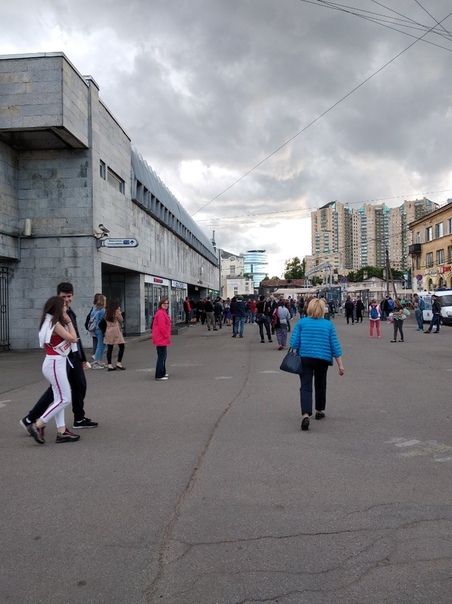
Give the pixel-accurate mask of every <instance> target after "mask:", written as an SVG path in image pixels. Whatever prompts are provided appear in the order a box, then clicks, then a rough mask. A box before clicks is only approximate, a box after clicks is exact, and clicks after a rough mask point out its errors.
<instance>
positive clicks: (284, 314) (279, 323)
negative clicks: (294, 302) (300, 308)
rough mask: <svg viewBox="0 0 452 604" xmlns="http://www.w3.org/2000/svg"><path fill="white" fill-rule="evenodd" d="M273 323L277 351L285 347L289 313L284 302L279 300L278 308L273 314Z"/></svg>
mask: <svg viewBox="0 0 452 604" xmlns="http://www.w3.org/2000/svg"><path fill="white" fill-rule="evenodd" d="M273 317H274V321H275V331H276V339H277V340H278V350H282V349H283V348H285V347H286V342H287V331H288V327H289V321H290V311H289V310H288V308H287V305H286V301H285V300H280V302H279V304H278V308H276V309H275V311H274V313H273Z"/></svg>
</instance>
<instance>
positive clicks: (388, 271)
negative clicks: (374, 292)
mask: <svg viewBox="0 0 452 604" xmlns="http://www.w3.org/2000/svg"><path fill="white" fill-rule="evenodd" d="M389 280H391V283H392V289H393V291H394V299H395V298H397V292H396V288H395V283H394V277H393V276H392V269H391V264H390V262H389V251H388V248H386V294H387V295H388V296H389Z"/></svg>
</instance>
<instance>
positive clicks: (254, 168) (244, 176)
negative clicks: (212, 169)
mask: <svg viewBox="0 0 452 604" xmlns="http://www.w3.org/2000/svg"><path fill="white" fill-rule="evenodd" d="M300 1H302V2H303V1H306V0H300ZM450 15H452V12H451V13H449V14H448V15H447V16H446V17H444V19H442V20H441V22H440V23H442V22H443V21H445V20H446V19H447V18H448V17H450ZM434 27H436V25H435V26H433V27H432V28H430V29H429V30H427V31H426V32H425V33H424V34H423V35H422V36H421V37H420V38H416V40H415V41H414V42H412V43H411V44H409V45H408V46H407V47H406V48H405V49H404V50H402V51H400V52H399V53H397V54H396V55H395V56H394V57H393V58H392V59H390V60H389V61H387V62H386V63H385V64H384V65H382V66H381V67H380V68H379V69H377V70H376V71H374V73H372V74H371V75H370V76H368V77H367V78H365V79H364V80H363V81H362V82H361V83H360V84H358V85H357V86H355V87H354V88H353V89H352V90H350V91H349V92H348V93H347V94H345V95H344V96H343V97H341V98H340V99H339V100H338V101H336V102H335V103H334V104H333V105H331V106H330V107H329V108H328V109H326V110H325V111H323V112H322V113H321V114H320V115H318V116H317V117H316V118H314V119H313V120H311V121H310V122H309V123H308V124H307V125H306V126H304V128H302V129H301V130H300V131H298V132H297V133H296V134H294V135H293V136H291V137H290V138H289V139H288V140H286V142H284V143H283V144H282V145H280V146H279V147H278V148H277V149H275V150H274V151H272V153H270V154H269V155H267V156H266V157H265V158H264V159H262V160H261V161H260V162H258V163H257V164H256V165H255V166H253V167H252V168H250V169H249V170H248V171H247V172H245V174H243V175H242V176H240V178H237V179H236V180H235V181H234V182H233V183H232V184H230V185H229V186H228V187H226V188H225V189H223V191H221V192H220V193H218V195H216V196H215V197H214V198H213V199H211V200H210V201H208V202H207V203H206V204H204V205H203V206H201V207H200V208H198V209H197V210H196V211H195V212H193V214H191V216H192V217H193V216H195V215H196V214H197V213H198V212H201V210H204V209H205V208H206V207H207V206H208V205H210V204H211V203H213V202H214V201H215V200H216V199H218V198H219V197H221V195H223V194H224V193H226V192H227V191H229V189H232V187H234V186H235V185H236V184H238V183H239V182H240V181H241V180H243V179H244V178H246V176H248V175H249V174H251V172H254V170H256V169H257V168H258V167H259V166H261V165H262V164H263V163H264V162H266V161H267V160H269V159H270V157H273V155H275V154H276V153H278V152H279V151H280V150H281V149H283V148H284V147H286V146H287V145H288V144H289V143H291V142H292V141H293V140H294V139H295V138H297V137H298V136H300V134H303V132H306V130H308V128H310V127H311V126H313V125H314V124H315V123H317V122H318V121H319V120H320V119H322V118H323V117H324V116H325V115H327V114H328V113H330V111H332V110H333V109H335V108H336V107H337V106H338V105H340V104H341V103H342V102H344V101H345V99H347V98H348V97H350V96H351V95H352V94H354V93H355V92H356V91H357V90H359V89H360V88H361V87H362V86H364V84H367V82H369V81H370V80H371V79H372V78H374V77H375V76H376V75H378V74H379V73H380V72H381V71H383V69H385V68H386V67H387V66H388V65H390V64H391V63H393V62H394V61H395V60H396V59H398V58H399V57H400V56H402V55H403V54H404V53H406V52H407V51H408V50H409V49H410V48H412V47H413V46H414V45H415V44H417V43H418V42H419V41H420V40H422V39H423V38H424V37H425V36H426V35H427V34H428V33H430V31H432V30H433V29H434Z"/></svg>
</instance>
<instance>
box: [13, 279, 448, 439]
mask: <svg viewBox="0 0 452 604" xmlns="http://www.w3.org/2000/svg"><path fill="white" fill-rule="evenodd" d="M73 297H74V289H73V286H72V284H71V283H66V282H64V283H60V284H59V285H58V286H57V295H56V296H53V297H51V298H49V299H48V300H47V302H46V303H45V305H44V308H43V311H42V316H41V321H40V324H39V341H40V345H41V346H42V347H43V348H44V350H45V359H44V362H43V367H42V371H43V374H44V376H45V377H46V379H47V380H48V381H49V384H50V385H49V388H48V389H47V391H46V392H45V393H44V394H43V396H42V397H41V398H40V399H39V401H38V402H37V403H36V405H35V406H34V407H33V409H31V410H30V411H29V413H28V414H27V415H26V416H25V417H24V418H23V419H22V420H20V424H21V425H22V427H23V428H24V429H25V430H26V431H27V432H28V433H29V434H30V435H31V436H32V437H33V438H34V440H35V441H36V442H37V443H39V444H44V442H45V437H44V431H45V427H46V425H47V423H48V422H49V421H50V420H51V419H54V420H55V424H56V429H57V436H56V442H57V443H63V442H75V441H77V440H79V438H80V435H79V434H76V433H73V432H71V431H70V430H68V429H67V427H66V422H65V417H64V410H65V408H66V407H68V406H69V405H72V412H73V415H74V420H73V425H72V428H73V429H76V430H77V429H80V428H94V427H97V426H98V424H97V422H95V421H93V420H91V419H90V418H88V417H87V416H86V414H85V410H84V406H85V396H86V390H87V382H86V377H85V371H84V370H85V369H88V368H90V364H89V363H88V361H87V358H86V355H85V352H84V349H83V345H82V342H81V339H80V333H79V329H78V326H77V320H76V315H75V313H74V311H73V310H72V308H71V304H72V300H73ZM432 300H433V304H432V320H431V323H430V326H429V327H428V329H427V330H426V331H425V332H424V333H432V331H433V330H434V331H433V333H438V331H439V328H440V317H441V304H440V301H439V299H438V297H437V296H435V295H433V296H432ZM412 306H413V308H414V314H415V318H416V324H417V330H418V331H423V310H424V308H425V305H424V301H423V299H422V298H421V297H419V296H418V295H417V294H415V295H414V297H413V302H412ZM168 308H169V300H168V298H162V299H161V300H160V301H159V303H158V309H157V311H156V313H155V315H154V318H153V320H152V325H151V332H152V342H153V344H154V345H155V347H156V352H157V359H156V367H155V376H154V377H155V380H156V381H166V380H168V379H169V374H168V373H167V369H166V361H167V351H168V346H170V345H171V329H172V325H171V319H170V315H169V312H168ZM342 309H343V311H344V316H345V319H346V323H347V324H350V323H351V324H352V325H353V324H354V323H355V322H356V323H362V322H363V318H364V316H365V312H366V311H367V314H368V319H369V336H370V338H373V337H374V332H375V335H376V337H377V338H381V322H382V321H387V322H390V323H392V324H393V339H392V340H391V342H392V343H395V342H404V330H403V326H404V320H405V319H406V318H407V317H408V316H409V315H410V313H409V311H408V309H407V308H406V304H405V301H404V300H399V299H395V300H393V299H392V298H391V296H389V295H388V296H386V297H385V298H384V299H383V300H380V301H377V300H376V299H372V300H371V301H370V303H369V304H368V306H367V308H366V306H365V304H364V302H363V301H362V300H361V298H360V296H357V297H356V298H355V299H354V300H352V299H351V297H350V296H347V298H346V300H345V302H344V304H343V307H342ZM336 310H337V304H336V303H332V304H331V303H327V301H326V300H325V299H322V298H317V297H308V298H306V299H304V298H303V297H301V298H300V299H298V300H294V299H293V298H291V297H288V298H287V299H285V298H284V296H279V297H275V296H273V295H270V296H269V297H265V296H263V295H261V296H260V297H259V300H257V301H255V300H251V299H250V300H245V299H244V298H243V296H240V295H239V296H235V297H233V298H231V299H229V298H227V299H225V300H223V299H221V298H220V297H217V298H215V299H214V300H212V299H211V297H209V296H207V297H206V298H205V299H200V300H198V301H197V302H194V301H193V300H192V299H190V298H188V297H187V298H186V299H185V301H184V315H185V323H186V324H191V323H199V324H200V325H201V326H205V327H206V328H207V330H208V331H218V330H220V329H223V328H225V327H231V328H232V333H231V336H232V338H244V337H245V326H246V325H249V326H250V329H251V327H252V331H251V334H250V335H251V337H259V339H260V342H261V343H262V344H265V343H266V342H268V343H273V342H274V338H276V342H277V349H278V350H283V349H286V348H287V341H288V337H289V333H290V332H291V331H293V333H292V335H291V337H290V347H291V348H294V349H296V350H297V351H298V354H299V356H300V358H301V365H302V372H301V376H300V380H301V386H300V403H301V412H302V425H301V428H302V430H308V429H309V425H310V419H309V418H310V417H311V415H312V414H313V405H312V398H313V391H314V392H315V397H314V400H315V408H314V412H315V419H317V420H318V419H323V418H324V417H325V406H326V376H327V370H328V367H329V366H330V365H331V364H332V363H333V360H336V363H337V365H338V369H339V374H340V375H343V374H344V366H343V363H342V351H341V347H340V344H339V341H338V339H337V335H336V330H335V327H334V324H333V322H332V321H331V320H327V319H330V318H332V317H333V318H334V313H335V312H336ZM297 314H298V315H299V317H300V319H299V320H298V322H296V324H295V325H294V328H291V322H292V320H293V319H294V318H295V317H296V316H297ZM123 322H124V314H123V311H122V310H121V308H120V304H119V301H118V299H117V298H112V299H111V300H110V301H108V303H107V299H106V297H105V296H104V295H103V294H100V293H96V294H95V296H94V300H93V306H92V308H91V310H90V312H89V313H88V316H87V317H86V320H85V328H86V329H87V330H88V331H89V332H90V334H91V336H92V339H93V356H92V359H93V364H92V369H101V368H107V369H108V371H117V370H119V371H124V370H125V368H124V367H123V365H122V359H123V355H124V350H125V340H124V336H123V332H122V325H123ZM256 326H257V329H256ZM115 346H118V353H117V360H116V363H115V365H113V364H112V356H113V349H114V347H115ZM105 353H106V356H107V360H106V363H105V362H104V361H103V357H104V354H105ZM313 382H314V390H313Z"/></svg>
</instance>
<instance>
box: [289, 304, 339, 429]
mask: <svg viewBox="0 0 452 604" xmlns="http://www.w3.org/2000/svg"><path fill="white" fill-rule="evenodd" d="M306 313H307V317H306V318H304V319H300V320H299V321H298V323H297V324H296V325H295V328H294V330H293V333H292V337H291V338H290V347H291V348H293V349H296V350H298V355H299V356H300V358H301V362H302V373H301V375H300V383H301V385H300V404H301V414H302V421H301V429H302V430H309V423H310V420H309V418H310V417H311V415H312V380H313V379H314V387H315V419H318V420H320V419H324V418H325V408H326V376H327V371H328V367H329V366H330V365H332V364H333V358H334V359H335V360H336V363H337V366H338V369H339V375H344V365H343V363H342V350H341V346H340V344H339V340H338V338H337V335H336V329H335V327H334V323H332V322H331V321H328V320H326V319H324V314H325V308H324V301H323V300H322V299H320V298H314V299H313V300H311V301H310V302H309V306H308V307H307V309H306Z"/></svg>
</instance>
